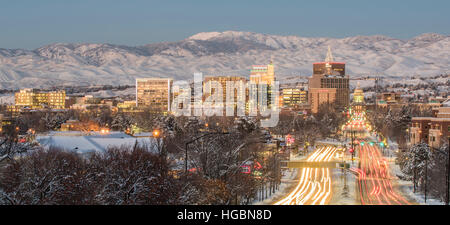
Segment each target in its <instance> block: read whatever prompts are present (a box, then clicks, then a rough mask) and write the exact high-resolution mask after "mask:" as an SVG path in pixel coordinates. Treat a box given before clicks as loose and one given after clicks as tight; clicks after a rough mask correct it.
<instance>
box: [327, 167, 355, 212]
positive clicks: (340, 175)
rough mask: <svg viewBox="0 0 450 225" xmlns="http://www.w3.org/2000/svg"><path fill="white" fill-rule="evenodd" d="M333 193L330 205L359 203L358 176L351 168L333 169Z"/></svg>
mask: <svg viewBox="0 0 450 225" xmlns="http://www.w3.org/2000/svg"><path fill="white" fill-rule="evenodd" d="M332 174H333V175H332V181H333V182H332V187H333V189H332V190H333V195H332V196H331V200H330V202H329V205H359V204H360V202H359V201H358V198H357V197H356V193H357V191H356V184H357V181H356V176H355V175H354V174H353V173H352V172H350V171H349V170H342V169H333V170H332Z"/></svg>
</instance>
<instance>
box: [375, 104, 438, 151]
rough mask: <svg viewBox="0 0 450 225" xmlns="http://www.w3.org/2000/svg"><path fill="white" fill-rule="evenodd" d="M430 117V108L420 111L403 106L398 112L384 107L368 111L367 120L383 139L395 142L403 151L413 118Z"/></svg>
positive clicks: (413, 107)
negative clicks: (386, 138) (387, 138)
mask: <svg viewBox="0 0 450 225" xmlns="http://www.w3.org/2000/svg"><path fill="white" fill-rule="evenodd" d="M431 115H432V111H431V108H429V109H421V108H420V107H418V106H414V105H405V106H402V108H401V109H399V110H394V109H391V108H390V107H386V108H378V109H377V110H375V111H369V112H368V113H367V119H368V120H369V121H370V123H371V124H372V125H373V126H374V128H375V130H376V131H377V132H378V133H380V134H382V135H383V136H384V137H389V138H390V139H391V140H393V141H395V142H397V143H398V144H399V147H400V148H401V149H405V148H406V144H407V140H408V135H409V134H408V131H407V129H408V127H409V125H410V124H411V119H412V118H413V117H427V116H431Z"/></svg>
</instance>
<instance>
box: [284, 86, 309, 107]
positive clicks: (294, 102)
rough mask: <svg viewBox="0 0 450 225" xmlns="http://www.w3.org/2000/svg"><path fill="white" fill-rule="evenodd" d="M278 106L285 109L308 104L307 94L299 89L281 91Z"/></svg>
mask: <svg viewBox="0 0 450 225" xmlns="http://www.w3.org/2000/svg"><path fill="white" fill-rule="evenodd" d="M281 92H282V96H281V100H280V101H281V103H280V105H281V106H282V107H285V108H298V107H299V106H300V105H301V104H306V103H307V102H308V96H307V92H306V91H304V90H302V89H299V88H285V89H283V90H282V91H281Z"/></svg>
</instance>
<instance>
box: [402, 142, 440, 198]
mask: <svg viewBox="0 0 450 225" xmlns="http://www.w3.org/2000/svg"><path fill="white" fill-rule="evenodd" d="M447 157H448V144H444V145H443V146H442V147H441V148H440V149H430V147H429V146H428V144H426V143H419V144H416V145H414V146H411V148H409V149H408V150H407V151H405V152H400V154H399V155H398V159H397V160H398V162H399V165H400V168H401V170H402V172H403V175H400V176H399V177H400V178H401V179H403V180H409V181H413V182H415V185H416V187H417V190H418V191H421V192H427V194H428V196H432V197H435V198H438V199H440V200H441V201H445V198H446V195H447V192H448V189H447V188H448V187H447V185H446V177H447V174H446V173H447V166H448V158H447Z"/></svg>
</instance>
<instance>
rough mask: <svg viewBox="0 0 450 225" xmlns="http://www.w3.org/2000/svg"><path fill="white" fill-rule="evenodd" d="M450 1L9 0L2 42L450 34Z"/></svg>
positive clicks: (1, 8)
mask: <svg viewBox="0 0 450 225" xmlns="http://www.w3.org/2000/svg"><path fill="white" fill-rule="evenodd" d="M449 10H450V1H448V0H428V1H425V0H423V1H417V0H409V1H406V0H376V1H374V0H370V1H367V0H339V1H337V0H335V1H326V0H323V1H294V0H271V1H268V0H258V1H257V0H253V1H251V0H247V1H246V0H226V1H225V0H152V1H149V0H146V1H144V0H128V1H125V0H124V1H118V0H76V1H74V0H2V2H1V4H0V48H25V49H34V48H37V47H40V46H43V45H46V44H50V43H55V42H75V43H85V42H89V43H112V44H124V45H131V46H135V45H143V44H148V43H154V42H162V41H177V40H182V39H184V38H187V37H189V36H191V35H193V34H195V33H198V32H208V31H225V30H238V31H252V32H259V33H266V34H279V35H298V36H306V37H347V36H354V35H375V34H382V35H387V36H391V37H395V38H401V39H407V38H411V37H414V36H417V35H419V34H422V33H428V32H436V33H441V34H445V35H448V34H449V33H450V32H449V31H450V13H449Z"/></svg>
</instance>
